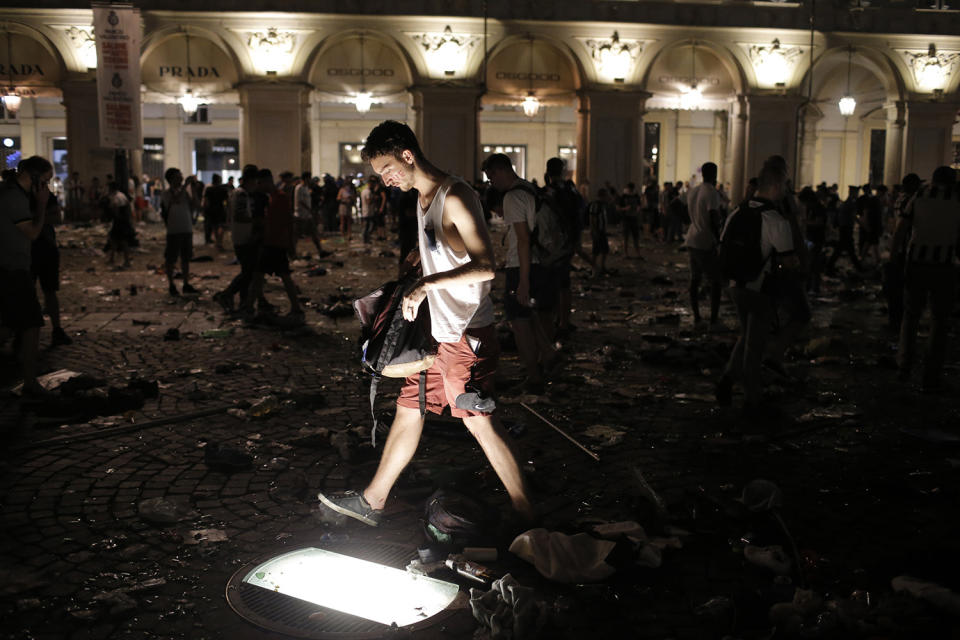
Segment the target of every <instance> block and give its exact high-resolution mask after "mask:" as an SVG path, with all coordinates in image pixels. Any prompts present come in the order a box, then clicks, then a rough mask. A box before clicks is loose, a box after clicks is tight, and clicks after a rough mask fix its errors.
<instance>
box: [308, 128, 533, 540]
mask: <svg viewBox="0 0 960 640" xmlns="http://www.w3.org/2000/svg"><path fill="white" fill-rule="evenodd" d="M363 158H364V160H366V161H368V162H370V165H371V166H372V167H373V170H374V171H375V172H376V173H377V174H379V175H380V177H381V179H382V180H383V181H384V184H385V185H386V186H387V187H393V186H397V187H400V188H401V189H402V190H403V191H409V190H410V189H416V190H417V192H418V193H419V200H418V203H417V226H418V235H419V239H420V247H419V262H420V266H421V267H422V269H423V277H422V278H421V279H420V280H419V281H418V282H417V284H416V285H415V286H414V287H413V288H412V289H411V290H410V291H409V292H408V293H407V295H406V296H405V297H404V299H403V302H402V309H403V315H404V318H406V319H407V320H411V321H412V320H414V319H415V318H416V316H417V313H418V312H419V310H420V305H421V304H423V302H424V300H429V305H430V320H431V330H432V333H433V337H434V338H435V339H436V340H437V342H439V345H440V346H439V350H438V353H437V359H436V361H435V362H434V364H433V366H432V367H431V368H430V369H429V370H427V374H426V376H427V381H426V408H427V410H428V411H430V412H432V413H437V414H439V413H440V412H442V411H443V408H444V407H445V406H448V405H449V406H450V412H451V414H452V415H453V416H454V417H458V418H462V419H463V422H464V425H466V427H467V429H468V430H469V431H470V433H472V434H473V436H474V437H475V438H476V439H477V442H478V443H479V444H480V448H481V449H483V452H484V454H486V456H487V459H488V460H489V461H490V464H491V466H492V467H493V469H494V471H495V472H496V473H497V476H499V478H500V481H501V482H503V484H504V487H505V488H506V490H507V493H508V494H509V496H510V501H511V503H512V504H513V508H514V509H515V510H516V511H517V512H518V514H519V515H520V516H521V517H522V518H524V519H527V520H529V519H532V517H533V507H532V505H531V504H530V499H529V496H528V494H527V489H526V486H525V483H524V479H523V474H522V472H521V469H520V466H519V464H518V463H517V459H516V457H515V456H514V454H513V451H512V449H511V446H510V444H509V443H508V437H509V436H508V435H507V434H506V433H505V431H504V429H503V427H502V425H500V423H499V421H497V420H495V418H494V416H493V415H492V414H491V413H489V412H486V411H478V410H474V409H476V408H477V407H476V405H473V408H466V409H464V408H460V407H459V406H457V405H461V404H462V405H464V406H467V407H469V406H470V404H468V403H466V402H464V400H465V399H470V398H471V397H472V398H473V399H475V398H476V395H477V393H478V392H479V393H482V394H484V395H490V394H491V393H492V391H493V380H494V374H495V373H496V365H497V357H498V355H499V346H498V343H497V337H496V332H495V331H494V315H493V303H492V302H491V300H490V286H491V281H492V280H493V278H494V258H493V246H492V244H491V241H490V235H489V234H488V232H487V228H486V226H485V224H484V220H483V211H482V209H481V206H480V201H479V199H478V197H477V195H476V192H474V191H473V189H472V188H471V187H470V185H468V184H467V183H465V182H463V181H462V180H459V179H457V178H454V177H453V176H450V175H448V174H446V173H444V172H443V171H441V170H439V169H438V168H436V167H435V166H433V165H432V164H431V163H430V162H429V161H428V160H427V159H426V158H425V157H424V155H423V152H422V151H421V150H420V144H419V142H418V141H417V138H416V136H415V135H414V133H413V131H411V130H410V128H409V127H408V126H407V125H405V124H402V123H399V122H394V121H390V120H388V121H385V122H383V123H381V124H379V125H377V126H376V127H375V128H374V129H373V130H372V131H371V132H370V134H369V135H368V136H367V141H366V145H365V146H364V148H363ZM418 380H419V376H417V375H414V376H411V377H410V378H407V380H406V381H405V382H404V386H403V390H402V391H401V392H400V397H399V398H398V399H397V413H396V417H395V418H394V420H393V425H392V426H391V427H390V435H389V436H388V438H387V442H386V444H385V445H384V449H383V455H382V457H381V459H380V466H379V467H378V468H377V472H376V474H375V475H374V477H373V480H371V482H370V484H369V485H367V487H366V488H365V489H363V490H362V491H359V492H352V491H351V492H347V493H344V494H340V495H330V496H328V495H325V494H323V493H320V494H319V495H318V498H319V500H320V502H321V503H323V504H324V505H326V506H327V507H329V508H331V509H333V510H334V511H337V512H338V513H342V514H344V515H347V516H349V517H351V518H355V519H357V520H359V521H361V522H363V523H365V524H368V525H371V526H377V525H378V524H379V522H380V519H381V515H382V513H383V511H382V510H383V507H384V504H385V503H386V501H387V497H388V496H389V494H390V490H391V488H392V487H393V484H394V482H396V480H397V478H398V477H399V476H400V473H401V472H402V471H403V469H404V467H406V466H407V463H409V462H410V460H411V459H412V458H413V454H414V453H415V452H416V450H417V445H418V444H419V442H420V435H421V433H422V432H423V422H424V421H423V418H422V417H421V415H420V409H419V401H418ZM458 400H460V402H458ZM471 404H472V403H471Z"/></svg>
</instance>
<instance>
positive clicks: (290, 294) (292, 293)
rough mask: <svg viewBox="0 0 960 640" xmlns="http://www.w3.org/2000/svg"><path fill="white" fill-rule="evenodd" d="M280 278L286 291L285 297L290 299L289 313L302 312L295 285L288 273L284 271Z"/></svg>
mask: <svg viewBox="0 0 960 640" xmlns="http://www.w3.org/2000/svg"><path fill="white" fill-rule="evenodd" d="M280 279H281V280H282V281H283V289H284V291H286V292H287V299H289V300H290V313H302V312H303V310H302V309H301V308H300V300H299V299H298V298H297V295H298V292H297V285H296V284H294V282H293V278H292V277H291V276H290V274H289V273H284V274H283V275H281V276H280Z"/></svg>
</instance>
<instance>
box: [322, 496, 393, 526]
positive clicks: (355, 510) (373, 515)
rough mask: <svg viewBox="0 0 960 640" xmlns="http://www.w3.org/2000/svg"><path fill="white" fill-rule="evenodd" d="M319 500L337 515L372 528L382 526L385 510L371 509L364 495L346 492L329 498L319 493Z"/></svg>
mask: <svg viewBox="0 0 960 640" xmlns="http://www.w3.org/2000/svg"><path fill="white" fill-rule="evenodd" d="M317 499H318V500H320V502H321V503H323V505H324V506H326V507H329V508H330V509H333V510H334V511H336V512H337V513H342V514H343V515H345V516H348V517H350V518H353V519H354V520H359V521H360V522H362V523H363V524H368V525H370V526H371V527H378V526H380V518H381V517H382V516H383V510H382V509H374V508H373V507H371V506H370V503H369V502H367V500H366V498H364V497H363V494H362V493H359V492H357V491H344V492H342V493H337V494H331V495H329V496H325V495H323V494H322V493H318V494H317Z"/></svg>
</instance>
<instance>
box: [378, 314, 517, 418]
mask: <svg viewBox="0 0 960 640" xmlns="http://www.w3.org/2000/svg"><path fill="white" fill-rule="evenodd" d="M499 357H500V343H499V342H498V341H497V332H496V330H495V329H494V326H493V325H488V326H486V327H480V328H478V329H467V332H466V333H465V334H464V335H463V337H461V338H460V342H441V343H440V348H439V349H438V350H437V359H436V360H434V362H433V366H432V367H430V368H429V369H427V385H426V386H427V389H426V396H427V399H426V400H427V406H426V409H427V411H429V412H431V413H436V414H440V413H443V408H444V407H446V406H449V407H450V415H452V416H453V417H454V418H467V417H472V416H486V415H490V414H488V413H482V412H478V411H465V410H463V409H458V408H457V396H459V395H460V394H461V393H464V392H465V391H466V387H467V385H470V386H471V387H472V388H473V389H474V390H476V391H482V392H483V393H484V395H493V378H494V374H495V373H496V371H497V360H498V359H499ZM397 404H398V405H399V406H401V407H407V408H410V409H419V408H420V374H414V375H412V376H410V377H409V378H407V379H406V380H404V382H403V389H401V391H400V397H399V398H397Z"/></svg>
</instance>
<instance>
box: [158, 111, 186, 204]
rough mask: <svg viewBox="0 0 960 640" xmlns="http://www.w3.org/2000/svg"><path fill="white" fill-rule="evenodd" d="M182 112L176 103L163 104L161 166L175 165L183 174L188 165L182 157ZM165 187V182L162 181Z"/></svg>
mask: <svg viewBox="0 0 960 640" xmlns="http://www.w3.org/2000/svg"><path fill="white" fill-rule="evenodd" d="M183 117H184V116H183V112H182V111H181V110H180V105H178V104H165V105H163V167H164V170H166V169H169V168H171V167H176V168H177V169H180V171H181V172H183V174H184V175H189V174H190V166H189V165H188V164H184V158H183V152H182V150H181V149H182V147H183ZM164 187H166V183H164Z"/></svg>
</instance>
